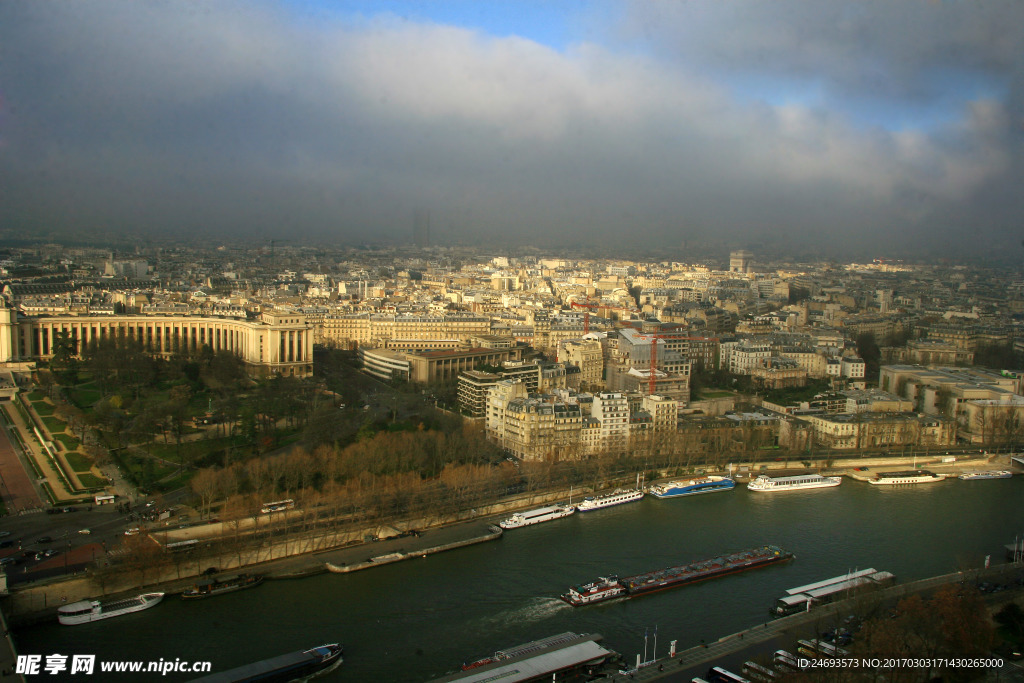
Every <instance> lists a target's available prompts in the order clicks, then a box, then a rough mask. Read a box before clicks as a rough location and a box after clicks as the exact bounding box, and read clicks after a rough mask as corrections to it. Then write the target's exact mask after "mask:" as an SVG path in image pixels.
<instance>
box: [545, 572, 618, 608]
mask: <svg viewBox="0 0 1024 683" xmlns="http://www.w3.org/2000/svg"><path fill="white" fill-rule="evenodd" d="M625 595H626V589H625V588H623V586H622V584H621V583H619V577H617V576H601V577H598V579H597V581H591V582H590V583H583V584H580V585H578V586H572V587H571V588H569V592H568V593H563V594H562V595H560V596H558V597H560V598H561V599H562V600H565V601H566V602H567V603H569V604H570V605H572V606H573V607H579V606H581V605H589V604H591V603H594V602H604V601H605V600H611V599H613V598H619V597H623V596H625Z"/></svg>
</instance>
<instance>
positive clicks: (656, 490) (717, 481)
mask: <svg viewBox="0 0 1024 683" xmlns="http://www.w3.org/2000/svg"><path fill="white" fill-rule="evenodd" d="M735 486H736V482H735V481H733V480H732V479H730V478H729V477H720V476H718V475H714V474H710V475H707V476H705V477H695V478H693V479H680V480H678V481H670V482H667V483H665V484H655V485H654V486H651V487H650V488H649V489H648V490H647V491H648V493H650V494H651V495H652V496H654V497H655V498H675V497H676V496H692V495H695V494H698V493H714V492H715V491H729V490H731V489H732V488H733V487H735Z"/></svg>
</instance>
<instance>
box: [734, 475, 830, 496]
mask: <svg viewBox="0 0 1024 683" xmlns="http://www.w3.org/2000/svg"><path fill="white" fill-rule="evenodd" d="M842 483H843V478H842V477H825V476H822V475H820V474H797V475H794V476H791V477H769V476H766V475H764V474H762V475H761V476H759V477H758V478H757V479H755V480H753V481H752V482H750V483H749V484H747V489H748V490H750V491H772V492H774V491H802V490H804V489H820V488H829V487H832V486H839V485H840V484H842Z"/></svg>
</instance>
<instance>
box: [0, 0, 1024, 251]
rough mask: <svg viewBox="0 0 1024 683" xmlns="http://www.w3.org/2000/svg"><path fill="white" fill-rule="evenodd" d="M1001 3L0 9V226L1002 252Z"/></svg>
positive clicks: (1006, 221) (1005, 66) (1020, 34)
mask: <svg viewBox="0 0 1024 683" xmlns="http://www.w3.org/2000/svg"><path fill="white" fill-rule="evenodd" d="M1022 14H1024V9H1022V8H1021V6H1020V5H1019V4H1017V3H1012V2H983V3H978V4H972V5H958V4H954V3H924V2H921V3H913V2H899V3H891V4H886V5H872V6H870V7H869V6H865V5H860V6H858V5H848V4H846V3H837V2H821V3H816V4H815V5H813V6H808V5H806V4H805V3H797V2H779V3H771V4H768V3H757V2H746V3H742V4H739V5H735V4H733V5H727V4H723V3H715V4H713V3H700V2H697V3H677V4H654V3H629V2H600V3H580V2H564V3H557V4H555V5H550V4H544V3H525V4H517V5H516V6H515V11H513V10H511V9H510V8H509V7H508V6H506V5H502V4H500V3H469V2H445V3H436V4H420V3H406V2H393V3H382V2H352V3H344V4H342V5H340V6H335V5H334V4H333V3H322V2H298V1H290V2H288V1H281V2H260V3H234V2H220V3H211V4H204V5H202V6H194V5H187V4H174V3H122V2H113V1H111V2H106V1H104V2H93V3H88V4H80V5H74V6H68V5H57V4H54V5H48V4H42V3H20V4H16V3H11V4H5V5H4V6H3V7H2V8H0V44H2V45H4V48H3V54H4V59H3V60H2V61H0V184H2V185H3V186H4V187H5V189H6V192H4V193H2V194H0V215H2V216H3V220H0V231H2V234H3V236H4V237H5V238H8V239H13V238H17V237H29V236H38V235H55V236H74V237H76V238H78V239H84V240H87V239H89V238H90V237H93V236H100V235H111V234H114V235H118V234H124V235H130V236H135V237H145V236H166V235H167V234H176V235H181V236H187V237H202V236H205V237H210V238H214V239H251V240H264V241H268V240H271V239H276V240H287V239H293V240H307V241H313V242H336V243H343V244H361V243H374V244H384V245H400V244H412V243H413V242H414V232H415V228H416V218H415V216H417V215H421V216H422V215H429V217H430V220H429V223H430V228H429V237H430V243H431V244H436V245H441V246H445V245H453V244H469V245H491V244H493V245H495V246H512V245H523V244H535V245H537V246H538V247H541V248H548V249H558V248H564V247H576V246H580V245H584V244H588V243H591V244H603V245H607V246H609V247H612V248H614V247H616V246H630V247H634V248H638V247H640V246H643V247H646V248H649V249H652V250H655V249H658V248H666V249H668V248H671V249H676V250H682V251H685V250H686V249H688V248H690V245H694V244H700V243H714V244H718V245H723V246H724V247H725V248H730V247H750V248H752V249H754V250H755V251H757V252H758V253H763V254H778V253H783V252H786V251H792V252H803V253H808V252H809V253H817V254H822V255H826V256H828V255H836V256H838V255H846V256H849V257H851V258H856V257H871V256H890V255H896V256H907V255H911V254H917V255H920V256H921V257H922V258H928V257H938V256H950V255H957V256H964V257H975V258H979V257H980V258H991V259H1011V260H1012V259H1016V258H1017V257H1018V256H1019V255H1020V254H1021V252H1020V251H1018V250H1020V249H1021V241H1020V240H1021V235H1020V233H1019V230H1017V229H1016V228H1017V226H1018V225H1019V222H1020V219H1021V217H1022V216H1024V200H1022V199H1021V198H1020V197H1019V196H1018V195H1019V193H1018V192H1017V191H1016V187H1015V184H1016V178H1017V177H1018V175H1019V173H1020V171H1021V170H1024V168H1022V167H1024V154H1021V152H1022V140H1021V132H1022V123H1024V112H1022V107H1021V105H1022V98H1021V92H1022V87H1021V86H1022V84H1024V78H1022V74H1024V69H1022V64H1021V58H1020V55H1021V54H1024V31H1022V30H1021V29H1020V28H1019V27H1020V26H1022V25H1024V21H1021V20H1022V19H1024V16H1022Z"/></svg>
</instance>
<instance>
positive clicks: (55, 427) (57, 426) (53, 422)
mask: <svg viewBox="0 0 1024 683" xmlns="http://www.w3.org/2000/svg"><path fill="white" fill-rule="evenodd" d="M42 419H43V424H44V425H46V428H47V429H49V430H50V433H51V434H55V435H56V434H61V433H62V432H63V431H64V430H65V429H67V425H66V424H65V423H63V422H61V421H60V420H58V419H57V418H55V417H44V418H42Z"/></svg>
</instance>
